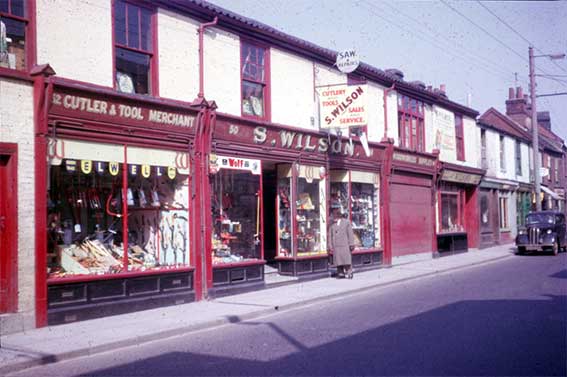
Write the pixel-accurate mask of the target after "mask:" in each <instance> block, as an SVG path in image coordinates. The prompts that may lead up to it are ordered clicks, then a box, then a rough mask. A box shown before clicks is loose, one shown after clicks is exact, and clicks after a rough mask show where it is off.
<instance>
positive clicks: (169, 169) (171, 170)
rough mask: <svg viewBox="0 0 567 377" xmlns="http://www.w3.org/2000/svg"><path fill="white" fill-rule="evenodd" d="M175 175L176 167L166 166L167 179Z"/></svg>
mask: <svg viewBox="0 0 567 377" xmlns="http://www.w3.org/2000/svg"><path fill="white" fill-rule="evenodd" d="M176 175H177V169H176V168H175V166H168V167H167V176H168V177H169V179H175V176H176Z"/></svg>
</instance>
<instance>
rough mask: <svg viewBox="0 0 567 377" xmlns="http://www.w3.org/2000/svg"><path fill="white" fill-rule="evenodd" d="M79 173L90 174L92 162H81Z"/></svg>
mask: <svg viewBox="0 0 567 377" xmlns="http://www.w3.org/2000/svg"><path fill="white" fill-rule="evenodd" d="M81 171H82V172H83V174H91V171H93V162H92V161H91V160H81Z"/></svg>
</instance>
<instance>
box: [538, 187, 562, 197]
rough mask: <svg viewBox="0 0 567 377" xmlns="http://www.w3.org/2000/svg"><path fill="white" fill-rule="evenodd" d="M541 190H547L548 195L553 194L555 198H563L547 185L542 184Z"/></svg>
mask: <svg viewBox="0 0 567 377" xmlns="http://www.w3.org/2000/svg"><path fill="white" fill-rule="evenodd" d="M541 191H543V192H545V193H546V194H547V195H549V196H551V197H552V198H553V199H556V200H557V199H561V197H560V196H559V195H557V194H556V193H555V192H553V191H551V190H550V189H548V188H547V187H545V186H541Z"/></svg>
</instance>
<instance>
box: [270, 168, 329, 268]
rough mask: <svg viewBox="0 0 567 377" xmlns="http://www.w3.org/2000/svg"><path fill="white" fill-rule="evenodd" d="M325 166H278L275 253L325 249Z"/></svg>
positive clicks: (308, 253) (307, 253) (302, 253)
mask: <svg viewBox="0 0 567 377" xmlns="http://www.w3.org/2000/svg"><path fill="white" fill-rule="evenodd" d="M324 177H325V168H324V167H323V166H309V165H300V164H282V165H279V166H278V195H277V212H278V218H277V222H278V256H279V257H304V256H312V255H320V254H325V253H326V248H327V231H326V230H327V224H326V218H327V208H326V205H325V203H326V188H325V180H324Z"/></svg>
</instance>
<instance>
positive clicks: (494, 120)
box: [479, 107, 531, 144]
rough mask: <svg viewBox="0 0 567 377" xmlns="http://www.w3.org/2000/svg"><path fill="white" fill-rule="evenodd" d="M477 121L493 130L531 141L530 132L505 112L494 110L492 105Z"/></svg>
mask: <svg viewBox="0 0 567 377" xmlns="http://www.w3.org/2000/svg"><path fill="white" fill-rule="evenodd" d="M479 123H480V124H481V125H484V126H488V128H492V129H494V130H495V131H498V132H501V133H504V134H507V135H508V136H511V137H513V138H516V139H520V140H522V141H524V142H526V143H528V144H529V143H531V136H530V134H529V133H528V132H527V131H526V130H524V129H523V128H522V126H520V125H519V124H518V123H516V122H515V121H514V120H512V119H511V118H510V117H508V116H507V115H505V114H502V113H501V112H500V111H498V110H496V109H495V108H494V107H491V108H490V109H488V110H486V111H485V112H484V114H482V115H481V116H480V118H479Z"/></svg>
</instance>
